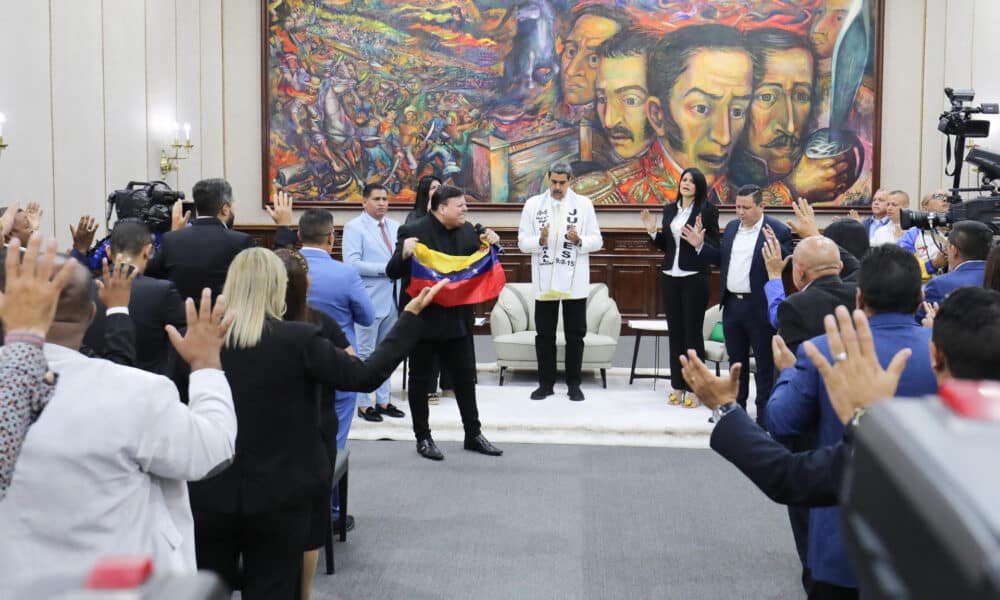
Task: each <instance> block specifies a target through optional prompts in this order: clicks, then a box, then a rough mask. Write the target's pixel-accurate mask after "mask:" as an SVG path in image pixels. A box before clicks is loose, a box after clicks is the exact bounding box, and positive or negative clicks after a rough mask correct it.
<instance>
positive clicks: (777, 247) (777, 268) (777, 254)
mask: <svg viewBox="0 0 1000 600" xmlns="http://www.w3.org/2000/svg"><path fill="white" fill-rule="evenodd" d="M760 253H761V255H762V256H763V257H764V267H765V268H766V269H767V277H768V279H781V274H782V273H783V272H784V271H785V267H786V266H787V265H788V261H790V260H792V257H791V255H789V256H786V257H784V258H782V257H781V243H780V242H779V241H778V236H776V235H774V230H772V229H771V226H770V225H764V245H763V246H762V247H761V249H760Z"/></svg>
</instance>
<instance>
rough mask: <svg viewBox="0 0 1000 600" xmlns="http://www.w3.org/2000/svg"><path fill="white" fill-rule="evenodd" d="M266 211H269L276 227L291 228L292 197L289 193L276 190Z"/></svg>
mask: <svg viewBox="0 0 1000 600" xmlns="http://www.w3.org/2000/svg"><path fill="white" fill-rule="evenodd" d="M264 209H265V210H267V214H269V215H270V216H271V220H272V221H274V222H275V224H276V225H281V226H284V227H288V226H291V224H292V197H291V195H289V194H288V192H283V191H281V190H275V191H274V194H272V195H271V204H270V205H268V206H265V207H264Z"/></svg>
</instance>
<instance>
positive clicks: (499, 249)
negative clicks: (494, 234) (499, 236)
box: [472, 223, 503, 254]
mask: <svg viewBox="0 0 1000 600" xmlns="http://www.w3.org/2000/svg"><path fill="white" fill-rule="evenodd" d="M472 228H473V229H475V230H476V235H483V234H485V233H486V228H485V227H483V224H482V223H476V224H475V225H473V226H472ZM493 247H494V248H496V249H497V254H503V246H501V245H500V244H499V243H497V244H493Z"/></svg>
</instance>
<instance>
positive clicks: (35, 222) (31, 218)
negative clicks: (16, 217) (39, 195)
mask: <svg viewBox="0 0 1000 600" xmlns="http://www.w3.org/2000/svg"><path fill="white" fill-rule="evenodd" d="M42 212H44V211H42V207H41V205H39V204H38V203H37V202H29V203H28V206H26V207H25V209H24V216H25V217H27V218H28V225H29V226H30V227H31V231H38V228H39V227H41V226H42Z"/></svg>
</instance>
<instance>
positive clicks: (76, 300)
mask: <svg viewBox="0 0 1000 600" xmlns="http://www.w3.org/2000/svg"><path fill="white" fill-rule="evenodd" d="M67 261H70V262H72V263H73V264H74V266H73V275H72V276H71V277H70V278H69V282H68V283H67V284H66V287H64V288H63V289H62V291H61V292H60V293H59V303H58V304H56V316H55V319H54V321H55V322H57V323H65V324H78V325H80V326H81V327H83V329H86V328H87V327H88V326H89V325H90V319H91V317H92V316H93V315H92V313H93V307H94V303H93V301H92V300H91V296H90V286H92V285H93V284H94V283H93V280H92V279H91V277H90V273H89V272H87V269H86V268H84V266H83V265H81V264H80V263H79V262H77V261H76V260H75V259H73V258H70V257H68V256H66V255H63V254H60V255H57V256H56V260H55V267H54V270H56V271H58V270H59V268H61V267H62V266H63V265H64V264H66V262H67Z"/></svg>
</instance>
